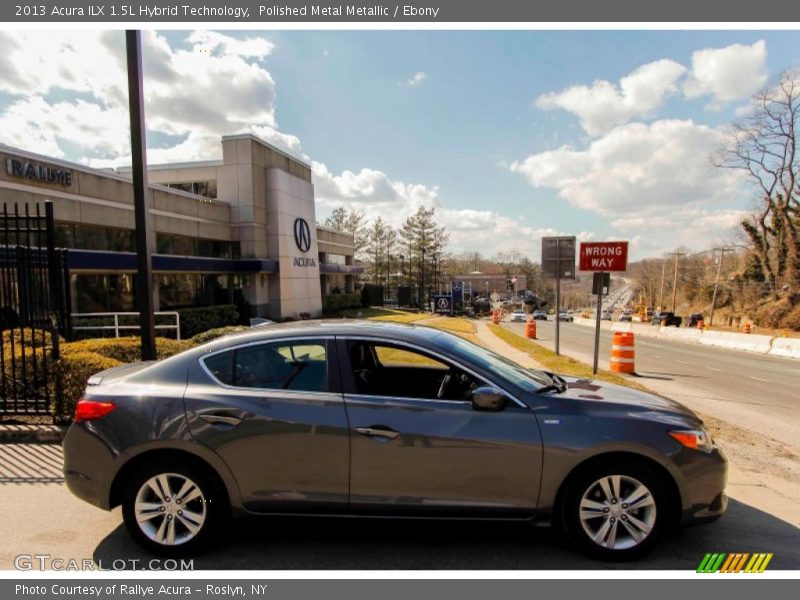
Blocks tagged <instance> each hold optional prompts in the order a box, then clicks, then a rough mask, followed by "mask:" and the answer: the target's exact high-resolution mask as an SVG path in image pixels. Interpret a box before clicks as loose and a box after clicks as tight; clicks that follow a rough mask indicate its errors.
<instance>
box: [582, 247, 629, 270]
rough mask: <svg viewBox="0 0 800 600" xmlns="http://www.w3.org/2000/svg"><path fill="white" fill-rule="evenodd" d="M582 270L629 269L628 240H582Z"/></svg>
mask: <svg viewBox="0 0 800 600" xmlns="http://www.w3.org/2000/svg"><path fill="white" fill-rule="evenodd" d="M579 264H580V270H581V271H600V272H610V271H627V270H628V242H581V252H580V263H579Z"/></svg>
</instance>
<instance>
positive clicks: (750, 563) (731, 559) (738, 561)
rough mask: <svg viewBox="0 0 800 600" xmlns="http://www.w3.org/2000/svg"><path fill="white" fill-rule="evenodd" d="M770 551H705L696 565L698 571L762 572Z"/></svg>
mask: <svg viewBox="0 0 800 600" xmlns="http://www.w3.org/2000/svg"><path fill="white" fill-rule="evenodd" d="M772 556H773V554H772V552H769V553H767V552H755V553H753V554H750V553H749V552H733V553H730V554H728V553H725V552H707V553H706V555H705V556H704V557H703V560H702V561H700V566H699V567H697V572H698V573H717V572H719V573H763V572H764V570H765V569H766V568H767V565H768V564H769V562H770V561H771V560H772Z"/></svg>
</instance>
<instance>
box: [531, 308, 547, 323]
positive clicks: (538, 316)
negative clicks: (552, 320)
mask: <svg viewBox="0 0 800 600" xmlns="http://www.w3.org/2000/svg"><path fill="white" fill-rule="evenodd" d="M533 320H534V321H547V311H545V310H535V311H533Z"/></svg>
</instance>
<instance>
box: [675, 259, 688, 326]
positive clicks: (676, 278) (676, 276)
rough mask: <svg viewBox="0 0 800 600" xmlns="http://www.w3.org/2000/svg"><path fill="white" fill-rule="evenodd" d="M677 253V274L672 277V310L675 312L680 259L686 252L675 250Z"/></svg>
mask: <svg viewBox="0 0 800 600" xmlns="http://www.w3.org/2000/svg"><path fill="white" fill-rule="evenodd" d="M673 254H674V255H675V274H674V275H673V278H672V312H673V313H674V312H675V298H676V297H677V295H678V259H679V258H680V257H681V256H684V255H685V254H686V253H685V252H673Z"/></svg>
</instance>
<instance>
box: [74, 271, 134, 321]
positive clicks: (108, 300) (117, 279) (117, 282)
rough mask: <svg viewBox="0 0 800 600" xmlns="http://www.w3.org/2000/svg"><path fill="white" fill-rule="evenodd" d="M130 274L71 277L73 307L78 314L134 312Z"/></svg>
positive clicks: (131, 277)
mask: <svg viewBox="0 0 800 600" xmlns="http://www.w3.org/2000/svg"><path fill="white" fill-rule="evenodd" d="M134 279H135V277H134V275H133V274H132V273H118V274H117V273H113V274H110V273H109V274H107V273H103V274H95V273H86V274H84V273H81V274H77V275H72V289H73V291H74V294H75V295H74V299H73V304H74V306H73V307H72V309H73V310H74V311H75V312H79V313H90V312H128V311H132V310H134V306H135V297H136V296H135V289H134Z"/></svg>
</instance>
